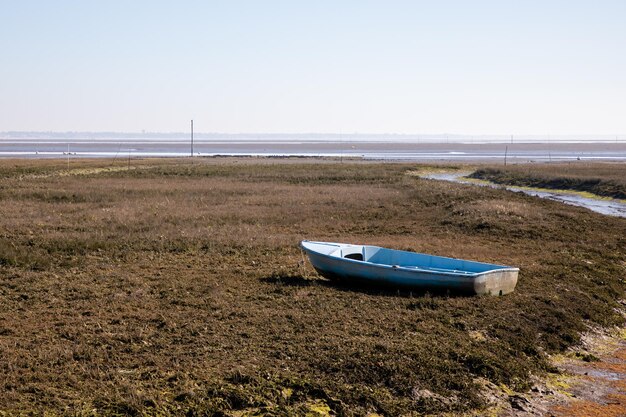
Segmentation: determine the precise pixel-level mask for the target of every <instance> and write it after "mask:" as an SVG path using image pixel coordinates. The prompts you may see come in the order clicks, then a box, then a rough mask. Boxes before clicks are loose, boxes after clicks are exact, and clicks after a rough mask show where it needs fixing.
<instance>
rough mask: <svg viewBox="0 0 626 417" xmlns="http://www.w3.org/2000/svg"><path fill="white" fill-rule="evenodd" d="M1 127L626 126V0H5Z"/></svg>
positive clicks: (495, 130)
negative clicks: (191, 124)
mask: <svg viewBox="0 0 626 417" xmlns="http://www.w3.org/2000/svg"><path fill="white" fill-rule="evenodd" d="M0 57H1V58H0V59H1V61H0V62H1V63H0V131H8V130H52V131H69V130H72V131H82V130H84V131H130V132H137V131H141V130H146V131H183V130H185V129H187V127H188V123H189V119H191V118H194V119H195V123H196V129H197V130H198V131H203V132H228V133H235V132H278V133H281V132H361V133H386V132H390V133H391V132H393V133H444V132H450V133H466V134H500V133H503V134H508V133H513V134H544V133H550V134H575V133H598V134H623V133H626V1H625V0H615V1H610V0H596V1H592V0H588V1H571V0H570V1H564V0H563V1H557V0H542V1H534V0H524V1H521V0H517V1H506V0H501V1H480V0H472V1H470V0H467V1H445V0H444V1H436V0H432V1H394V0H387V1H366V0H362V1H356V0H354V1H349V0H344V1H340V0H335V1H324V0H315V1H311V0H302V1H297V0H291V1H286V0H285V1H274V0H263V1H262V0H258V1H240V0H224V1H155V0H151V1H143V0H135V1H130V0H127V1H115V0H109V1H96V0H74V1H69V0H54V1H50V0H46V1H43V0H42V1H36V0H0Z"/></svg>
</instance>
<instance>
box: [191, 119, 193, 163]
mask: <svg viewBox="0 0 626 417" xmlns="http://www.w3.org/2000/svg"><path fill="white" fill-rule="evenodd" d="M191 157H192V158H193V119H191Z"/></svg>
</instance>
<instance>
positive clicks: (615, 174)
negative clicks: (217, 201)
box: [469, 163, 626, 199]
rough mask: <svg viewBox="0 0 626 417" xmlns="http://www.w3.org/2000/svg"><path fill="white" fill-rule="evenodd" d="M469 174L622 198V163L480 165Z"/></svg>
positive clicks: (625, 171) (625, 176) (625, 188)
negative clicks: (489, 166)
mask: <svg viewBox="0 0 626 417" xmlns="http://www.w3.org/2000/svg"><path fill="white" fill-rule="evenodd" d="M469 177H470V178H477V179H482V180H487V181H491V182H494V183H496V184H505V185H516V186H522V187H538V188H548V189H553V190H575V191H585V192H588V193H592V194H596V195H598V196H602V197H611V198H618V199H626V166H625V165H624V164H582V163H581V164H572V163H570V164H554V165H534V164H530V165H529V164H527V165H512V166H509V167H506V168H504V167H497V168H481V169H478V170H476V171H475V172H473V173H472V174H470V175H469Z"/></svg>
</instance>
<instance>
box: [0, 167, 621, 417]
mask: <svg viewBox="0 0 626 417" xmlns="http://www.w3.org/2000/svg"><path fill="white" fill-rule="evenodd" d="M126 164H127V162H126V161H121V162H120V161H80V162H74V161H72V165H71V166H70V168H69V170H68V168H67V166H66V165H65V164H64V163H63V162H61V161H2V165H0V215H1V217H0V390H1V391H2V395H0V410H3V411H5V412H7V413H9V414H13V413H20V412H29V411H33V412H53V413H59V414H89V415H93V414H102V415H113V414H131V415H132V414H135V415H138V414H177V415H178V414H183V413H188V414H189V415H245V414H248V415H252V414H255V413H256V414H257V415H306V414H310V415H311V414H312V415H315V413H317V414H318V415H319V414H322V415H323V414H333V415H346V416H348V415H365V414H368V413H376V414H379V415H386V416H395V415H419V414H423V413H432V414H444V413H452V414H458V413H475V412H479V413H486V412H489V410H491V409H492V408H490V407H492V406H493V404H490V401H492V399H493V398H494V396H493V395H492V394H493V393H490V392H489V391H493V390H497V391H498V395H501V394H502V393H506V394H507V395H508V396H509V397H512V396H515V395H520V394H521V395H526V393H530V392H532V387H533V386H534V384H535V382H536V378H538V377H539V378H540V377H545V376H546V375H547V373H548V372H551V371H552V372H554V371H557V369H556V368H555V365H554V364H553V363H552V362H551V360H550V357H549V355H550V354H558V353H563V352H567V350H568V349H569V348H571V347H572V346H576V345H577V344H578V343H580V342H581V335H582V334H584V332H585V331H587V330H588V329H589V328H597V327H607V326H609V327H610V326H619V325H622V324H623V317H622V315H621V314H620V313H619V311H618V310H617V309H618V307H619V306H620V304H619V302H618V300H620V299H622V298H623V297H624V290H625V289H626V283H625V282H624V277H625V276H626V252H625V249H624V248H626V220H625V219H620V218H609V217H605V216H601V215H598V214H594V213H592V212H590V211H588V210H585V209H582V208H576V207H571V206H565V205H562V204H559V203H557V202H553V201H545V200H539V199H536V198H533V197H529V196H525V195H522V194H517V193H512V192H507V191H503V190H496V189H489V188H483V187H472V186H466V185H459V184H450V183H444V182H438V181H433V180H424V179H420V178H417V177H415V176H414V175H407V172H410V171H414V170H416V169H420V168H421V167H420V166H416V165H414V164H412V165H408V164H373V163H361V162H358V163H357V162H350V163H339V162H337V161H324V162H319V161H302V160H298V161H276V160H255V159H247V160H231V159H196V160H193V161H190V160H166V161H158V160H144V161H132V164H131V166H130V168H128V166H127V165H126ZM302 239H317V240H330V241H345V242H355V243H368V244H376V245H382V246H388V247H393V248H397V249H406V250H414V251H420V252H427V253H432V254H437V255H445V256H453V257H461V258H468V259H475V260H481V261H486V262H494V263H500V264H506V265H514V266H518V267H520V269H521V272H520V277H519V278H520V279H519V283H518V287H517V289H516V291H515V292H514V293H513V294H510V295H507V296H504V297H458V296H453V295H451V294H431V293H423V292H418V291H413V292H409V291H396V290H388V289H372V288H358V287H347V286H338V285H336V284H333V283H330V282H328V281H326V280H324V279H321V278H320V277H318V276H317V274H315V272H314V271H313V270H312V268H311V267H310V265H309V264H308V262H307V261H306V260H304V259H303V256H302V253H301V252H300V250H299V249H298V242H299V241H300V240H302Z"/></svg>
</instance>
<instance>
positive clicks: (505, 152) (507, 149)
mask: <svg viewBox="0 0 626 417" xmlns="http://www.w3.org/2000/svg"><path fill="white" fill-rule="evenodd" d="M508 152H509V147H508V145H507V146H506V147H505V148H504V166H506V154H507V153H508Z"/></svg>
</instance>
